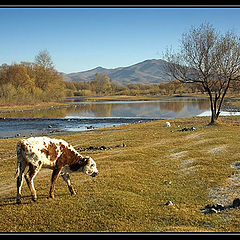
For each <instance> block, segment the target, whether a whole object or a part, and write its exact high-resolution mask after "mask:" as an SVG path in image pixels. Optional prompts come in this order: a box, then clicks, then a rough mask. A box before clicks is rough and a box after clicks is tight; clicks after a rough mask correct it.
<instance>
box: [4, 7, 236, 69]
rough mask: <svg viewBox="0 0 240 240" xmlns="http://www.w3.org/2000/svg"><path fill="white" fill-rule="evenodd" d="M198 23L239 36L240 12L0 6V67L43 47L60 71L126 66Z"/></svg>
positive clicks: (173, 42) (157, 52)
mask: <svg viewBox="0 0 240 240" xmlns="http://www.w3.org/2000/svg"><path fill="white" fill-rule="evenodd" d="M203 22H209V23H210V24H213V26H214V27H215V28H216V29H217V30H219V31H221V32H225V31H227V30H233V31H235V33H237V34H239V35H240V8H0V65H1V64H3V63H7V64H12V63H14V62H16V63H20V62H21V61H30V62H33V61H34V58H35V56H36V55H37V54H38V52H39V51H40V50H45V49H47V50H48V51H49V53H50V55H51V57H52V60H53V62H54V65H55V68H56V69H57V70H58V71H60V72H65V73H70V72H80V71H85V70H89V69H92V68H95V67H98V66H101V67H105V68H115V67H124V66H129V65H132V64H135V63H138V62H140V61H144V60H146V59H159V58H161V54H162V52H163V51H164V50H165V49H166V47H167V46H173V47H177V46H178V43H179V40H180V39H181V35H182V33H183V32H185V31H188V30H189V29H190V27H191V26H192V25H194V26H198V25H200V24H201V23H203Z"/></svg>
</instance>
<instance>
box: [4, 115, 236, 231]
mask: <svg viewBox="0 0 240 240" xmlns="http://www.w3.org/2000/svg"><path fill="white" fill-rule="evenodd" d="M208 122H209V118H208V117H207V118H206V117H194V118H185V119H172V120H170V124H171V126H170V127H163V125H164V123H165V121H164V120H159V121H153V122H145V123H143V122H142V123H137V124H130V125H123V126H118V127H111V128H105V129H97V130H93V131H90V132H83V133H78V134H76V133H74V134H71V135H63V136H58V138H63V139H64V140H66V141H68V142H69V143H71V144H72V145H73V146H74V147H75V148H76V149H84V150H85V151H84V152H81V154H83V155H89V156H91V157H92V158H93V159H94V160H95V161H96V163H97V167H98V170H99V175H98V176H97V177H96V178H90V177H88V176H85V175H83V174H73V175H72V176H71V178H72V183H73V185H74V186H75V189H76V191H77V195H75V196H72V197H71V196H70V195H69V193H68V189H67V186H66V184H65V183H64V182H63V181H62V179H58V181H57V185H56V195H55V196H56V198H55V199H48V198H47V196H48V191H49V184H50V176H51V171H50V170H45V169H44V170H41V171H40V173H39V175H38V176H37V177H36V179H35V186H36V189H37V193H38V200H37V202H32V200H31V197H30V192H29V190H28V188H27V185H26V183H25V182H24V184H23V201H22V202H23V204H22V205H16V204H15V195H16V182H15V180H14V179H13V177H12V176H13V174H14V172H15V168H16V152H15V146H16V143H17V141H18V139H6V140H0V143H1V150H0V167H1V186H0V193H1V194H0V232H29V231H30V232H239V230H240V228H239V226H240V212H239V208H232V209H231V208H224V207H223V209H224V210H222V211H219V212H212V213H204V212H203V211H202V209H203V208H204V207H205V206H206V205H211V204H221V205H222V206H228V205H230V204H232V202H233V200H234V199H236V198H238V197H239V195H240V189H239V176H240V172H239V168H238V166H239V142H240V134H239V133H240V117H221V123H220V124H219V125H217V126H208ZM184 127H186V128H191V127H194V128H195V130H194V131H181V129H183V128H184ZM123 144H124V145H123ZM91 146H93V147H95V148H96V150H93V149H94V148H93V147H91ZM101 146H105V148H104V149H101V148H100V147H101ZM119 146H124V147H119Z"/></svg>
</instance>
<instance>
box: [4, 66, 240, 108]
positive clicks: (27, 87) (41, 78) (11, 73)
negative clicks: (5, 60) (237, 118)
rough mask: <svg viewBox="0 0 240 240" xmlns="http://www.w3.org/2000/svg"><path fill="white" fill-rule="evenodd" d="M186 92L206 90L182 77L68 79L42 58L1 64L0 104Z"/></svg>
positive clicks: (238, 89)
mask: <svg viewBox="0 0 240 240" xmlns="http://www.w3.org/2000/svg"><path fill="white" fill-rule="evenodd" d="M230 91H231V92H236V93H239V92H240V85H239V84H238V83H236V82H235V83H234V86H231V88H230ZM184 93H188V94H192V93H204V91H203V89H202V87H201V86H200V85H198V84H197V83H193V84H184V83H181V82H179V81H171V82H168V83H160V84H152V85H143V84H129V85H127V86H121V85H118V84H116V83H112V82H111V81H110V78H109V77H108V76H107V75H104V74H96V75H95V77H94V79H93V80H92V81H90V82H65V81H63V77H62V75H61V74H60V73H58V72H57V71H56V70H55V69H54V67H53V66H52V65H51V64H46V63H45V62H41V61H38V62H35V63H32V62H21V63H20V64H12V65H7V64H3V65H1V66H0V105H23V104H25V105H26V104H27V105H28V104H30V105H31V104H36V103H39V102H54V101H57V102H59V101H61V100H63V99H64V98H65V97H72V96H106V95H131V96H137V95H151V96H153V95H155V96H159V95H174V94H178V95H181V94H184Z"/></svg>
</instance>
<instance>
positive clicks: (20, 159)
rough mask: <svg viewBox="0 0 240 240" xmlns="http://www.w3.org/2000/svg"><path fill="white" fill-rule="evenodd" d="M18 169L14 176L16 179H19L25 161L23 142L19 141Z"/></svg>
mask: <svg viewBox="0 0 240 240" xmlns="http://www.w3.org/2000/svg"><path fill="white" fill-rule="evenodd" d="M16 150H17V169H16V173H15V175H14V178H17V177H18V176H19V173H20V167H21V161H22V159H23V156H22V142H21V141H19V142H18V143H17V148H16Z"/></svg>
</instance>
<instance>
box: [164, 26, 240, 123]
mask: <svg viewBox="0 0 240 240" xmlns="http://www.w3.org/2000/svg"><path fill="white" fill-rule="evenodd" d="M164 58H165V59H166V60H167V62H168V63H167V68H168V70H169V71H170V73H171V74H172V75H173V76H174V77H175V78H176V79H177V80H179V81H181V82H184V83H199V84H201V85H202V87H203V89H204V91H205V92H207V93H208V95H209V100H210V104H211V122H210V124H214V123H215V121H216V120H217V119H218V117H219V115H220V110H221V107H222V103H223V100H224V97H225V95H226V93H227V90H228V89H229V86H230V82H231V81H237V80H239V79H240V75H239V70H240V39H239V37H238V36H236V35H235V34H234V33H233V32H226V33H225V34H220V33H218V32H217V31H216V30H215V29H214V28H213V27H212V25H210V24H209V23H206V24H201V25H200V26H199V27H192V28H191V29H190V30H189V32H186V33H183V35H182V39H181V45H180V51H179V52H177V53H175V52H174V51H173V50H171V49H168V50H167V51H166V52H165V54H164Z"/></svg>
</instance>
